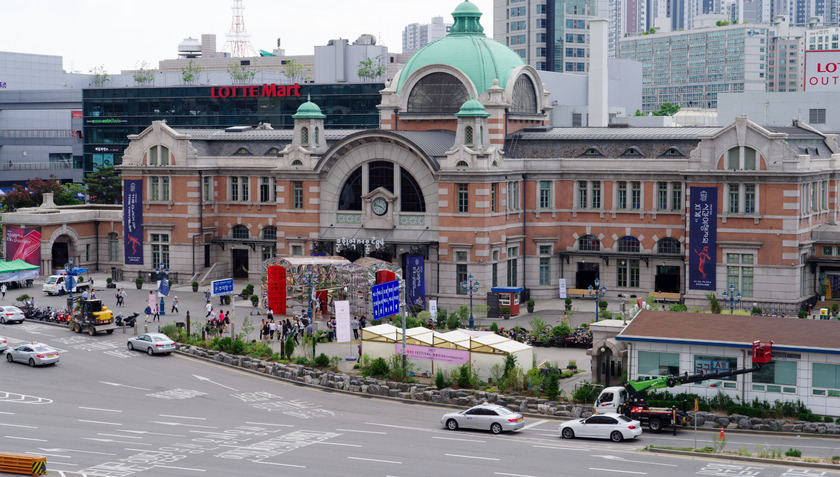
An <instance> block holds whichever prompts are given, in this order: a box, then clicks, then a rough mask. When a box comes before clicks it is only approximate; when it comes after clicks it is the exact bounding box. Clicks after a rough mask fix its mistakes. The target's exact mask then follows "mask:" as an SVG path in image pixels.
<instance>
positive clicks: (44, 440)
mask: <svg viewBox="0 0 840 477" xmlns="http://www.w3.org/2000/svg"><path fill="white" fill-rule="evenodd" d="M5 437H6V439H20V440H22V441H35V442H49V441H48V440H46V439H33V438H31V437H18V436H5Z"/></svg>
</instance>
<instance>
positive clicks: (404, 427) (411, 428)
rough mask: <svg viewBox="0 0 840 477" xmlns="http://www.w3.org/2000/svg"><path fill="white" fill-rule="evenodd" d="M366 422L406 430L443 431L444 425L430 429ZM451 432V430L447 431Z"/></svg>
mask: <svg viewBox="0 0 840 477" xmlns="http://www.w3.org/2000/svg"><path fill="white" fill-rule="evenodd" d="M365 424H367V425H369V426H379V427H393V428H395V429H401V430H404V431H424V432H441V431H443V427H438V428H435V429H429V428H425V427H406V426H398V425H396V424H382V423H379V422H366V423H365ZM446 432H449V431H446Z"/></svg>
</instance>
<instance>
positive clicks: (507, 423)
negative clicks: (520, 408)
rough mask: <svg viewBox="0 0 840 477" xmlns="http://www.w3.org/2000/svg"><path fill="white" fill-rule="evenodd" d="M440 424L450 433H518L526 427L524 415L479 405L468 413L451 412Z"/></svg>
mask: <svg viewBox="0 0 840 477" xmlns="http://www.w3.org/2000/svg"><path fill="white" fill-rule="evenodd" d="M440 423H441V424H443V425H444V426H445V427H446V428H447V429H449V430H450V431H454V430H457V429H459V428H461V427H463V428H465V429H481V430H489V431H490V432H492V433H493V434H500V433H501V432H502V431H518V430H519V429H522V427H524V426H525V419H524V418H523V417H522V414H519V413H518V412H513V411H511V410H510V409H508V408H506V407H504V406H499V405H497V404H487V403H484V404H479V405H478V406H473V407H471V408H469V409H467V410H466V411H461V412H450V413H447V414H444V415H443V417H441V418H440Z"/></svg>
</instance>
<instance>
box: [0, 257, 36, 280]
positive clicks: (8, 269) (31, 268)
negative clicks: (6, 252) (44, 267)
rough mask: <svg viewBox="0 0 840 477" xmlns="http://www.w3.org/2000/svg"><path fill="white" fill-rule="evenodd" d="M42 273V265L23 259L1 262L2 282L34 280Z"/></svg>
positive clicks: (0, 276) (0, 278) (0, 277)
mask: <svg viewBox="0 0 840 477" xmlns="http://www.w3.org/2000/svg"><path fill="white" fill-rule="evenodd" d="M40 274H41V267H39V266H38V265H32V264H31V263H26V262H24V261H23V260H22V259H20V258H19V259H17V260H12V261H11V262H0V283H5V282H22V281H26V280H34V279H36V278H38V277H39V276H40Z"/></svg>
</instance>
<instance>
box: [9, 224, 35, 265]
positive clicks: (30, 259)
mask: <svg viewBox="0 0 840 477" xmlns="http://www.w3.org/2000/svg"><path fill="white" fill-rule="evenodd" d="M17 259H21V260H23V261H24V262H26V263H28V264H30V265H37V266H39V267H40V266H41V227H35V228H31V229H27V228H22V227H6V260H9V261H12V260H17Z"/></svg>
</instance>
